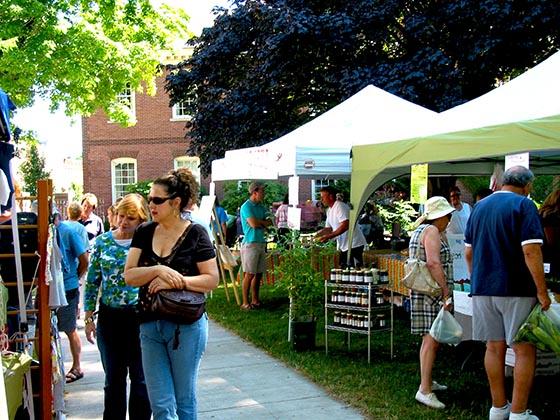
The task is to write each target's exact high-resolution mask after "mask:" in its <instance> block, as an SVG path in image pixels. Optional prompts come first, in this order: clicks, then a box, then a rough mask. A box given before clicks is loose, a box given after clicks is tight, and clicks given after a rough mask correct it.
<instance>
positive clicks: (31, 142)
mask: <svg viewBox="0 0 560 420" xmlns="http://www.w3.org/2000/svg"><path fill="white" fill-rule="evenodd" d="M20 141H22V142H24V144H25V145H26V150H25V160H24V162H23V163H22V164H21V166H20V169H19V170H20V172H21V174H22V178H23V188H24V189H25V191H27V192H29V193H30V194H31V195H37V181H38V180H40V179H46V178H48V177H49V176H50V172H49V171H47V170H45V158H44V157H43V156H41V154H40V153H39V149H38V145H39V141H38V140H37V138H36V137H35V135H34V133H33V132H27V133H25V134H24V135H23V136H21V137H20Z"/></svg>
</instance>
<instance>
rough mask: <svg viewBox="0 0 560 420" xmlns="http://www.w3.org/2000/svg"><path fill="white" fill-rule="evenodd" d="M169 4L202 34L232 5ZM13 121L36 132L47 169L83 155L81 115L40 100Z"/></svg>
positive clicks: (199, 0) (180, 0)
mask: <svg viewBox="0 0 560 420" xmlns="http://www.w3.org/2000/svg"><path fill="white" fill-rule="evenodd" d="M163 1H164V2H165V3H167V4H169V5H172V6H176V7H183V8H184V9H185V10H186V12H187V14H188V15H189V16H190V17H191V19H190V21H189V25H188V27H189V29H190V30H191V31H192V32H194V33H195V34H199V33H200V32H201V31H202V28H204V27H208V26H211V25H212V22H213V15H212V13H211V11H212V8H213V7H214V6H217V5H218V6H228V4H229V2H228V0H163ZM13 122H14V123H15V125H17V126H18V127H20V128H21V129H22V130H24V131H29V130H32V131H35V133H37V137H38V139H39V141H40V142H41V144H42V147H41V151H42V153H44V155H45V157H46V166H47V169H50V168H55V167H57V166H59V165H60V164H61V162H62V159H64V158H67V157H71V158H75V157H79V156H81V155H82V131H81V130H82V127H81V126H82V124H81V118H80V116H79V115H77V116H74V117H67V116H66V115H65V114H64V110H62V109H59V110H58V111H56V112H55V113H51V112H50V111H49V102H48V101H47V100H44V99H40V98H39V99H37V100H36V102H35V104H34V105H33V106H32V107H29V108H21V109H18V110H17V111H16V113H15V115H14V118H13Z"/></svg>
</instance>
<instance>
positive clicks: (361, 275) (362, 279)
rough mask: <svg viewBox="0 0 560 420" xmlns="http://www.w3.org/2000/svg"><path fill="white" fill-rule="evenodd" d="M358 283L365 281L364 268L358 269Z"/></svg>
mask: <svg viewBox="0 0 560 420" xmlns="http://www.w3.org/2000/svg"><path fill="white" fill-rule="evenodd" d="M356 283H358V284H363V283H364V270H356Z"/></svg>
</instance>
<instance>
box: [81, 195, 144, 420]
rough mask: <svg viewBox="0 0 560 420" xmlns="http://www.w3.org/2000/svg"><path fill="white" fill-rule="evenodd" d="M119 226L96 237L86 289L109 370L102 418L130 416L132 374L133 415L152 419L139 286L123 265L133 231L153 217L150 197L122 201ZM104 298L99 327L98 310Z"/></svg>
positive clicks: (88, 313)
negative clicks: (138, 310)
mask: <svg viewBox="0 0 560 420" xmlns="http://www.w3.org/2000/svg"><path fill="white" fill-rule="evenodd" d="M115 215H116V217H117V227H116V229H113V230H110V231H108V232H105V233H103V234H101V235H100V236H98V237H97V238H96V239H95V243H94V246H93V252H92V254H91V261H90V265H89V269H88V276H87V283H86V289H85V298H84V309H85V332H86V338H87V340H88V341H89V342H90V343H92V344H94V343H95V341H94V339H95V338H97V347H98V348H99V354H100V356H101V363H102V364H103V370H104V371H105V388H104V391H105V398H104V409H103V419H105V420H113V419H114V420H125V419H126V412H127V402H126V393H127V391H126V388H127V383H126V382H127V381H126V379H127V376H129V377H130V393H129V398H128V416H129V418H130V419H131V420H142V419H146V420H149V419H150V417H151V415H152V411H151V410H150V401H149V399H148V391H147V390H146V383H145V381H144V371H143V369H142V355H141V351H140V328H139V324H138V317H137V315H136V304H137V303H138V288H137V287H132V286H128V285H127V284H126V283H125V281H124V265H125V262H126V257H127V255H128V250H129V248H130V243H131V241H132V235H133V234H134V231H135V230H136V228H137V227H138V225H140V224H141V223H143V222H145V221H147V220H148V215H149V210H148V207H147V205H146V201H145V200H144V198H143V197H142V196H141V195H139V194H127V195H125V196H124V198H123V200H121V201H120V203H119V204H117V208H116V209H115ZM98 296H99V312H98V317H97V325H96V323H95V318H94V315H93V314H94V311H95V309H96V306H97V299H98Z"/></svg>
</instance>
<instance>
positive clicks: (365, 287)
mask: <svg viewBox="0 0 560 420" xmlns="http://www.w3.org/2000/svg"><path fill="white" fill-rule="evenodd" d="M331 288H337V289H355V290H359V291H367V293H368V306H356V305H349V304H340V303H332V302H329V289H331ZM376 290H379V291H381V290H385V285H383V284H372V283H364V284H357V283H331V282H325V354H329V330H330V331H342V332H346V333H347V334H348V336H347V342H348V350H350V335H351V334H361V335H367V340H368V363H371V335H372V334H376V333H379V332H387V331H388V332H389V333H390V347H391V348H390V352H391V359H392V358H393V291H392V290H390V289H389V290H390V293H391V299H390V301H389V304H383V305H372V292H374V291H376ZM330 309H340V310H346V311H348V312H351V313H360V312H361V313H365V314H366V316H367V329H360V328H353V327H345V326H340V325H333V324H329V316H328V315H329V310H330ZM383 312H389V313H390V318H389V325H388V327H386V328H372V315H373V314H376V313H383Z"/></svg>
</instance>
